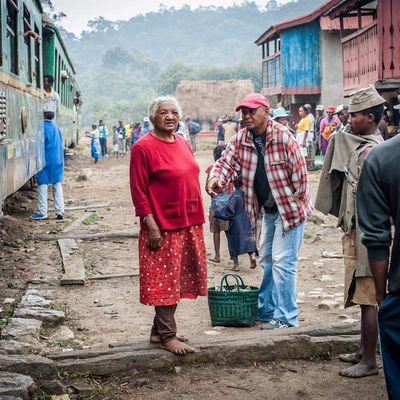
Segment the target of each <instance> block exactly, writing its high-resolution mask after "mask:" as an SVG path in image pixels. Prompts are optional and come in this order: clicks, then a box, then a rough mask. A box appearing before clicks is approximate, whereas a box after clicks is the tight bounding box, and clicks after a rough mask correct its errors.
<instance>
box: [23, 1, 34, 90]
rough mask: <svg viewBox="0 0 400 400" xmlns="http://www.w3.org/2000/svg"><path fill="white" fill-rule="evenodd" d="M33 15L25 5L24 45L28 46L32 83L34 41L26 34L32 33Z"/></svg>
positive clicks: (27, 56)
mask: <svg viewBox="0 0 400 400" xmlns="http://www.w3.org/2000/svg"><path fill="white" fill-rule="evenodd" d="M32 31H33V29H32V26H31V14H30V12H29V11H28V9H27V8H26V6H25V5H24V43H25V46H26V59H27V60H26V61H27V64H28V71H27V72H28V82H29V83H32V40H31V35H25V33H26V32H32Z"/></svg>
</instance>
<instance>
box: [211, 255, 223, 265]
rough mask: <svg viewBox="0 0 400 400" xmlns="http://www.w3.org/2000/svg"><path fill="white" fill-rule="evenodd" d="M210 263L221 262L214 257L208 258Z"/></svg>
mask: <svg viewBox="0 0 400 400" xmlns="http://www.w3.org/2000/svg"><path fill="white" fill-rule="evenodd" d="M209 260H210V261H211V262H215V263H219V262H220V261H221V260H220V258H219V257H217V256H215V257H214V258H209Z"/></svg>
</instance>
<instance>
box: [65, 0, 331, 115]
mask: <svg viewBox="0 0 400 400" xmlns="http://www.w3.org/2000/svg"><path fill="white" fill-rule="evenodd" d="M322 2H323V1H322V0H298V1H296V2H290V3H286V4H285V5H282V6H280V7H278V8H276V9H275V10H273V11H265V10H264V11H263V10H260V9H259V8H257V6H256V4H255V3H254V2H244V3H242V4H240V5H235V6H232V7H228V8H223V7H199V8H197V9H195V10H192V9H190V7H189V6H185V7H183V8H181V9H174V8H165V7H162V9H161V10H160V11H159V12H151V13H148V14H146V15H139V16H135V17H133V18H131V19H129V20H127V21H118V22H112V21H108V20H107V19H105V18H103V17H98V18H97V19H96V20H94V21H90V22H89V23H88V28H89V29H88V30H87V31H84V32H82V34H81V37H80V38H77V37H75V36H74V35H73V34H71V33H68V32H66V31H63V35H64V38H65V41H66V43H67V46H68V48H69V51H70V54H71V57H72V59H73V61H74V64H75V67H76V70H77V73H78V80H79V82H80V85H81V89H82V93H83V96H84V99H85V108H84V111H85V123H88V122H89V121H91V120H97V119H98V118H100V116H102V117H104V118H106V119H108V120H110V119H112V120H113V121H114V120H116V119H118V118H123V119H125V120H126V119H127V118H129V119H138V118H139V117H141V116H142V115H143V114H144V113H145V111H146V105H147V103H148V101H149V99H150V98H151V97H152V96H155V95H156V94H167V93H174V91H175V88H176V85H177V84H178V83H179V81H180V80H182V79H230V78H236V79H238V78H239V79H252V80H253V83H254V85H255V87H256V88H257V89H259V88H260V85H261V66H260V50H259V49H258V48H257V46H256V45H255V44H254V41H255V40H256V39H257V37H258V36H260V34H262V33H263V32H264V31H265V30H266V29H267V28H268V27H269V26H270V25H272V24H276V23H277V22H280V21H283V20H286V19H290V18H293V17H295V16H298V15H301V14H304V13H306V12H308V11H310V10H311V9H313V8H315V7H317V6H318V5H319V4H321V3H322Z"/></svg>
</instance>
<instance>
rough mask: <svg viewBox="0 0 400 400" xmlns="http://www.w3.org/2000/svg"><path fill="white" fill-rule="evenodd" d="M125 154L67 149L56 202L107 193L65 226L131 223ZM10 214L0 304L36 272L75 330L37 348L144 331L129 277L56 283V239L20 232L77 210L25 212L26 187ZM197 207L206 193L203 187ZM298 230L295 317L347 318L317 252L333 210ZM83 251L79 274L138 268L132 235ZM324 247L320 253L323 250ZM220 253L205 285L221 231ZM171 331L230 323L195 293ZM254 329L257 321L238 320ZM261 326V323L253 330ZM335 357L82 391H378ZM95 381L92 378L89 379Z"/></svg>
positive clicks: (251, 273)
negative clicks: (330, 304)
mask: <svg viewBox="0 0 400 400" xmlns="http://www.w3.org/2000/svg"><path fill="white" fill-rule="evenodd" d="M196 158H197V161H198V162H199V164H200V167H201V186H202V187H204V184H205V179H206V174H205V170H206V168H207V167H208V165H210V164H211V163H212V151H201V152H199V153H198V154H197V155H196ZM128 164H129V159H128V157H126V158H124V159H114V158H111V157H109V158H106V159H101V160H99V163H98V164H97V165H94V164H93V161H92V160H91V158H90V156H89V154H88V150H87V148H86V149H85V151H83V152H77V154H76V155H75V157H74V158H73V159H69V160H68V161H67V165H66V169H65V181H64V193H65V202H66V206H78V205H85V204H94V203H110V204H111V205H110V206H109V207H107V208H99V209H97V210H96V212H95V213H94V214H93V215H92V216H91V217H90V218H89V219H88V220H86V221H85V223H84V224H81V225H80V226H79V227H78V228H77V229H75V230H74V231H73V233H76V234H79V233H100V232H107V231H111V230H129V229H137V228H138V223H137V219H136V218H135V216H134V209H133V206H132V203H131V198H130V192H129V177H128ZM82 173H83V174H84V175H85V176H87V180H80V179H79V178H78V177H79V175H82ZM318 181H319V172H311V173H310V184H311V188H312V191H313V193H314V194H315V191H316V187H317V185H318ZM8 203H9V206H10V208H9V209H8V214H9V215H10V217H8V218H7V219H5V220H3V221H2V222H0V235H1V238H2V240H1V241H0V305H1V304H2V303H3V299H4V298H7V297H8V298H9V297H13V298H16V299H17V301H18V300H19V298H20V297H21V295H22V294H23V291H24V290H25V289H26V282H28V281H29V280H30V279H38V278H41V279H43V280H44V281H46V282H45V283H42V284H40V285H35V287H37V288H40V289H56V291H55V295H56V298H55V303H56V304H57V305H58V306H60V307H63V308H64V309H66V310H67V319H66V322H65V324H66V325H67V326H68V327H69V328H71V329H72V330H73V332H74V334H75V338H74V339H73V340H69V341H68V343H59V344H56V345H55V344H54V343H47V342H46V337H47V336H48V334H49V333H51V332H43V335H42V342H43V345H44V346H45V347H46V346H47V348H46V351H59V350H61V349H65V348H66V347H67V348H75V349H79V348H90V347H101V346H107V345H108V344H109V343H110V342H115V341H136V340H146V339H147V337H148V335H149V331H150V327H151V323H152V318H153V310H152V308H151V307H146V306H142V305H140V304H139V302H138V290H139V288H138V278H137V277H133V278H118V279H109V280H98V281H89V282H88V283H87V284H86V285H84V286H60V285H59V279H60V277H61V275H62V273H63V269H62V262H61V256H60V252H59V249H58V247H57V244H56V242H55V241H54V242H39V241H29V240H26V238H27V236H29V235H34V234H52V233H57V232H60V231H61V230H62V229H63V228H65V227H66V226H68V224H70V223H71V222H72V221H73V220H74V219H76V218H79V217H80V216H82V215H83V213H84V211H83V210H81V211H67V213H66V217H67V220H66V221H61V222H58V221H56V220H55V219H53V218H51V219H49V220H47V221H36V222H32V221H29V215H30V213H31V212H32V211H33V210H34V209H35V206H36V192H35V190H32V189H29V188H28V189H27V190H25V191H22V192H19V193H18V194H17V195H16V196H14V198H13V199H12V200H11V201H9V202H8ZM204 203H205V209H206V210H208V207H209V204H210V199H209V197H208V196H207V195H206V194H205V193H204ZM205 232H206V245H207V253H208V257H210V256H211V255H212V254H213V243H212V235H211V234H210V233H209V226H208V223H207V224H206V226H205ZM305 232H306V233H305V240H304V243H303V245H302V248H301V253H300V260H299V268H298V302H299V308H300V323H301V326H303V327H305V326H324V325H328V324H329V325H331V324H332V323H338V324H340V323H342V324H349V323H354V322H356V321H358V320H359V310H358V309H357V308H356V307H353V308H350V309H347V310H344V309H343V306H342V302H343V267H342V259H341V258H325V257H323V256H322V252H328V253H329V254H335V253H336V254H337V253H339V254H340V253H341V233H340V232H339V231H338V230H337V229H336V227H335V220H334V219H333V218H330V217H326V216H322V215H321V214H318V213H316V214H315V215H314V217H313V218H311V219H310V220H309V221H308V222H307V225H306V229H305ZM78 243H79V249H80V250H79V251H80V253H81V255H82V257H83V259H84V264H85V268H86V275H87V277H90V275H99V274H111V273H118V274H119V273H132V272H138V261H137V260H138V257H137V241H136V239H116V240H109V241H97V242H88V241H85V242H78ZM329 254H328V255H329ZM221 255H222V260H221V263H219V264H217V263H213V262H209V264H208V272H209V273H208V276H209V286H214V285H216V284H219V282H220V279H221V277H222V275H223V273H225V272H229V271H230V268H231V262H230V260H229V255H228V250H227V243H226V239H225V237H222V243H221ZM240 262H241V269H240V275H241V276H242V277H243V279H244V281H245V283H246V284H252V285H258V284H259V282H260V280H261V275H262V270H261V268H260V267H258V268H257V269H255V270H250V269H249V265H248V258H247V256H242V257H241V258H240ZM323 299H328V300H334V301H336V302H337V303H338V306H337V307H335V308H333V309H331V310H326V309H321V308H318V304H319V303H320V302H321V301H322V300H323ZM12 311H13V306H7V305H3V306H1V307H0V328H1V324H5V323H6V322H7V319H8V316H10V315H11V314H12ZM177 321H178V327H179V330H180V333H181V334H184V335H186V336H188V337H196V338H198V339H200V340H201V339H206V338H207V336H209V335H221V338H223V337H224V336H225V337H230V335H234V334H235V333H237V332H238V331H239V329H235V328H222V329H220V328H219V329H213V328H212V327H211V324H210V319H209V312H208V306H207V299H206V298H200V299H198V300H197V301H196V302H193V301H182V303H181V304H180V306H179V307H178V312H177ZM243 329H251V330H257V329H259V327H257V326H255V327H252V328H242V330H243ZM265 334H268V332H265V331H263V332H261V331H260V335H265ZM342 367H343V364H341V363H339V362H338V361H330V362H325V361H315V362H311V361H309V362H306V361H291V362H285V363H277V364H276V363H270V364H263V365H254V366H251V367H243V366H242V367H241V368H235V367H234V366H232V367H231V368H225V367H224V369H219V368H218V366H204V365H201V366H197V367H190V368H189V367H183V368H182V370H178V371H175V370H173V371H171V373H169V374H161V373H158V372H151V371H150V372H148V373H147V374H142V373H138V374H136V375H135V374H134V375H132V374H130V375H124V376H118V377H112V378H111V379H110V380H104V381H95V386H96V385H97V387H98V390H96V391H95V392H93V393H92V394H91V395H90V398H92V399H131V398H140V399H141V398H143V399H159V398H164V399H200V398H201V399H207V398H210V399H211V398H212V399H214V398H216V397H217V396H220V395H224V396H229V398H231V399H241V400H244V399H264V398H268V399H335V400H336V399H338V400H340V399H349V398H352V399H371V400H372V399H374V400H375V399H381V398H382V399H383V398H385V394H384V393H385V390H384V379H383V373H381V374H380V376H379V377H371V378H367V379H363V380H362V385H361V384H360V381H357V380H350V379H342V378H340V379H339V378H338V375H337V372H338V371H339V370H340V369H341V368H342ZM96 382H97V383H96Z"/></svg>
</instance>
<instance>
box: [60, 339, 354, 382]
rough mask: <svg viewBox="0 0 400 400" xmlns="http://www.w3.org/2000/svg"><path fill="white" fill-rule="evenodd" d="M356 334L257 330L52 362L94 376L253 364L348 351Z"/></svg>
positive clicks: (64, 368)
mask: <svg viewBox="0 0 400 400" xmlns="http://www.w3.org/2000/svg"><path fill="white" fill-rule="evenodd" d="M359 340H360V338H359V336H358V335H349V336H323V337H310V336H307V335H299V336H295V335H292V336H282V334H281V335H280V336H279V337H273V336H271V335H268V334H259V335H258V338H257V339H256V340H253V341H249V340H243V339H238V340H231V341H227V340H224V341H221V342H218V341H214V342H212V343H210V342H207V343H205V342H203V343H200V342H198V343H196V342H193V343H191V344H192V345H194V347H196V349H198V352H196V353H194V354H190V355H188V356H185V357H178V356H174V355H173V354H172V353H168V352H166V351H164V350H161V349H157V348H153V349H149V350H131V349H126V351H123V352H117V353H111V354H107V355H101V356H97V357H92V358H86V359H79V358H78V359H76V358H72V359H64V360H60V361H57V362H56V365H57V368H58V369H59V370H60V371H66V372H76V373H90V374H92V375H97V376H106V375H111V374H114V373H117V372H123V371H130V370H132V369H133V368H136V369H137V370H147V369H164V368H172V367H174V366H179V365H184V364H193V363H217V364H218V365H223V364H229V365H232V364H235V363H240V364H253V363H254V362H267V361H277V360H287V359H306V358H311V357H318V356H320V355H326V354H328V353H329V354H338V353H341V352H352V351H355V350H356V349H357V348H358V345H359Z"/></svg>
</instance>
